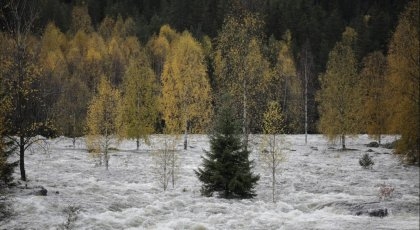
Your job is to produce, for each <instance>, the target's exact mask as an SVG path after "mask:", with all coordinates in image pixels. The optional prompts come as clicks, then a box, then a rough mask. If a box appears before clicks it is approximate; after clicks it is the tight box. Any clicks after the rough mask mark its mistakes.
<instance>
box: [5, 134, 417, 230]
mask: <svg viewBox="0 0 420 230" xmlns="http://www.w3.org/2000/svg"><path fill="white" fill-rule="evenodd" d="M394 139H395V137H392V136H388V137H386V138H385V140H383V142H391V141H393V140H394ZM163 140H164V136H160V135H156V136H153V138H152V140H151V141H152V145H151V146H147V145H144V144H143V145H142V146H141V149H140V150H139V151H135V150H134V149H135V142H134V141H123V142H122V143H121V144H120V145H119V146H118V150H116V151H114V152H113V153H112V154H111V158H110V168H109V171H106V170H105V169H104V167H97V166H95V161H94V160H93V159H92V158H91V157H89V154H88V153H87V152H86V150H85V146H84V143H83V140H82V139H81V140H78V141H77V146H76V148H74V149H73V148H72V147H70V146H71V143H72V142H71V139H67V138H57V139H53V140H49V141H48V143H49V145H48V149H47V150H48V151H47V152H46V151H44V150H45V148H38V149H34V150H33V151H31V152H30V153H29V154H28V155H27V157H26V168H27V173H28V178H29V181H28V183H27V187H28V188H29V189H27V188H25V185H24V184H20V185H19V186H17V187H16V188H13V189H12V191H11V192H12V193H11V194H9V195H8V199H9V202H10V205H11V208H12V210H13V213H14V215H12V216H11V217H10V218H8V219H6V220H4V221H2V222H0V229H64V228H66V227H68V228H70V227H72V228H73V229H419V168H418V167H415V166H405V165H403V164H401V163H400V161H399V159H398V157H396V156H394V155H392V154H390V153H391V151H392V150H389V149H385V148H368V147H366V146H365V144H368V143H369V142H371V141H372V140H371V139H370V138H368V137H367V136H366V135H361V136H358V137H356V138H352V139H348V143H347V146H348V147H349V148H352V149H353V150H352V151H339V150H337V149H338V148H339V146H338V145H335V144H334V143H330V142H328V141H327V140H325V139H324V138H323V137H322V136H321V135H310V136H309V143H308V144H307V145H305V144H304V136H303V135H290V136H287V137H286V140H287V142H288V150H286V151H284V154H285V155H286V159H287V160H286V161H285V162H283V163H282V165H281V169H280V172H279V174H278V181H277V185H276V186H277V195H276V200H277V202H276V203H272V202H271V200H272V198H271V188H270V185H271V181H270V176H269V174H267V172H266V171H265V169H264V168H263V167H261V164H259V161H258V159H259V158H258V154H257V152H258V149H259V147H258V143H259V136H254V137H252V142H251V143H253V144H252V146H251V147H252V149H253V150H254V151H253V152H252V155H251V157H252V158H253V159H254V160H255V170H256V172H257V173H259V174H260V175H261V179H260V181H259V183H258V186H257V194H258V196H257V197H256V198H254V199H251V200H226V199H219V198H217V197H202V196H201V195H200V182H199V181H198V180H197V178H196V176H195V174H194V172H193V170H194V169H196V168H197V167H198V166H199V165H200V164H201V156H202V155H203V149H208V148H209V143H208V138H207V137H206V136H203V135H192V136H190V143H189V146H190V148H189V149H188V150H187V151H184V150H182V141H180V145H178V146H177V149H179V151H178V153H179V162H180V167H179V169H178V177H177V181H176V184H175V188H172V185H170V186H169V189H168V190H167V191H162V186H161V184H160V183H159V182H158V181H157V176H158V175H157V174H156V170H155V169H154V167H153V165H154V161H153V158H152V152H153V149H155V148H161V147H162V146H163V144H162V143H163ZM369 149H372V150H373V152H369V154H370V155H371V156H372V158H373V160H374V162H375V165H374V166H373V168H372V169H362V167H360V165H359V162H358V159H359V157H360V156H361V155H362V154H364V153H366V152H367V151H368V150H369ZM15 177H16V178H18V177H19V176H18V170H17V172H16V175H15ZM383 184H386V185H390V186H393V187H394V188H395V190H394V192H393V194H392V196H391V197H389V198H386V199H384V200H381V199H380V198H379V188H380V186H381V185H383ZM36 186H43V187H45V188H46V189H47V190H48V196H34V195H31V194H30V192H31V189H30V188H33V187H36ZM69 207H74V208H75V209H74V210H77V212H76V213H74V216H75V220H72V221H71V223H70V224H71V225H67V226H66V223H67V221H68V219H69V212H68V210H69ZM378 208H386V209H387V210H388V212H389V215H388V216H386V217H384V218H378V217H370V216H368V215H360V216H357V215H356V213H357V212H358V211H364V212H367V211H369V210H374V209H378Z"/></svg>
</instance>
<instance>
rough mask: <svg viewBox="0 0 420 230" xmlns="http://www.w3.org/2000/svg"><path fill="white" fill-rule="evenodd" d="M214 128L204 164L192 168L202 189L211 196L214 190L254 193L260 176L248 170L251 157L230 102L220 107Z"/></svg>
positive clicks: (234, 194)
mask: <svg viewBox="0 0 420 230" xmlns="http://www.w3.org/2000/svg"><path fill="white" fill-rule="evenodd" d="M224 101H226V100H224ZM213 128H214V130H213V134H211V135H210V151H206V152H205V154H206V157H203V164H202V166H203V167H202V168H198V169H197V170H196V171H195V173H196V175H197V177H198V179H199V180H200V181H201V182H202V183H203V184H202V187H201V193H202V194H203V195H205V196H212V195H213V193H214V192H217V193H218V195H219V196H220V197H223V198H252V197H255V196H256V194H255V190H254V187H255V185H256V183H257V181H258V180H259V178H260V177H259V176H258V175H254V174H253V173H252V171H251V170H252V168H253V166H252V165H253V161H250V160H249V153H250V152H249V151H248V150H246V148H245V145H244V143H242V141H241V125H240V123H239V121H238V119H236V118H235V111H234V110H233V107H232V105H231V104H230V103H229V104H225V105H224V106H222V108H220V111H219V113H218V115H217V118H216V121H215V124H214V127H213Z"/></svg>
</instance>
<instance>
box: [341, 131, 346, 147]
mask: <svg viewBox="0 0 420 230" xmlns="http://www.w3.org/2000/svg"><path fill="white" fill-rule="evenodd" d="M341 144H342V149H343V150H344V149H346V135H344V134H341Z"/></svg>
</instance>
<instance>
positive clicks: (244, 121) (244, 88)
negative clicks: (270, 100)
mask: <svg viewBox="0 0 420 230" xmlns="http://www.w3.org/2000/svg"><path fill="white" fill-rule="evenodd" d="M243 90H244V91H243V100H244V101H243V104H244V108H243V127H242V132H243V134H244V145H245V150H248V129H247V124H248V122H247V120H248V118H247V109H248V108H247V106H248V105H247V95H246V91H247V87H246V81H245V80H244V83H243Z"/></svg>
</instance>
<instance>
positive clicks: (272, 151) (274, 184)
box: [271, 134, 276, 203]
mask: <svg viewBox="0 0 420 230" xmlns="http://www.w3.org/2000/svg"><path fill="white" fill-rule="evenodd" d="M275 150H276V135H275V134H273V147H272V148H271V156H272V159H271V160H272V161H273V162H271V163H272V168H271V170H272V171H271V173H272V176H273V183H272V187H273V188H272V189H273V203H276V198H275V195H276V156H275V154H276V153H275Z"/></svg>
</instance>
